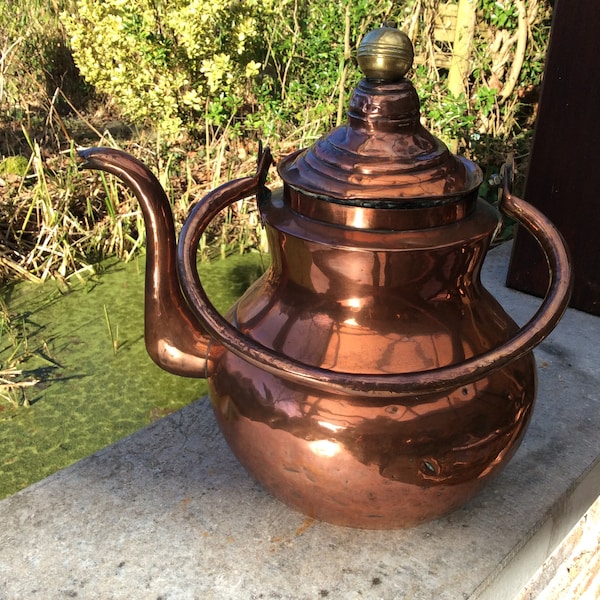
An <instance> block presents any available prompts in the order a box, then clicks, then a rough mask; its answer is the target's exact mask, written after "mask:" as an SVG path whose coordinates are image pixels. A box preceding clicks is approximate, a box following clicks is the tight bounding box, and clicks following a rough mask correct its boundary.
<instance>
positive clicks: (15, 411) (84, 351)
mask: <svg viewBox="0 0 600 600" xmlns="http://www.w3.org/2000/svg"><path fill="white" fill-rule="evenodd" d="M267 264H268V257H265V256H264V255H259V254H246V255H242V256H233V257H231V258H228V259H226V260H223V261H217V262H213V263H206V264H202V265H201V268H200V273H201V277H202V282H203V285H204V286H205V289H206V291H207V293H208V295H209V297H210V298H211V301H212V302H213V304H214V305H215V306H216V307H217V308H218V309H219V310H220V311H222V312H224V311H225V310H226V309H227V308H228V307H229V306H230V305H231V304H232V303H233V302H234V301H235V299H236V298H237V297H239V296H240V295H241V294H242V293H243V292H244V290H245V289H246V288H247V286H248V285H249V284H250V283H252V281H254V280H255V279H256V278H257V277H258V276H259V275H260V274H261V273H262V272H263V271H264V269H265V268H266V266H267ZM104 266H105V268H104V269H103V271H102V274H101V275H99V276H94V277H91V278H89V279H88V280H87V281H86V282H85V283H78V284H76V285H73V286H71V287H70V288H69V289H68V290H61V289H60V287H59V285H58V284H57V283H55V282H49V283H47V284H43V285H38V284H29V283H20V284H18V285H15V286H11V287H9V288H5V289H3V290H2V295H3V298H4V301H5V303H6V304H7V306H8V308H9V310H10V314H11V315H12V316H13V317H14V316H15V315H16V317H15V318H13V323H14V322H15V320H16V321H17V322H19V321H21V322H22V323H23V327H24V328H25V331H26V336H25V337H26V340H27V350H28V351H29V353H31V356H30V357H29V358H27V360H26V361H25V362H23V363H21V364H20V365H18V368H19V369H22V370H23V375H22V377H30V378H35V379H37V380H39V383H38V384H36V385H35V386H33V387H30V388H27V399H28V401H29V402H30V406H29V407H27V406H17V405H15V404H13V403H10V402H8V401H6V400H0V448H1V453H0V498H3V497H5V496H8V495H10V494H12V493H14V492H16V491H18V490H20V489H22V488H24V487H26V486H27V485H30V484H31V483H33V482H35V481H39V480H40V479H43V478H44V477H47V476H48V475H50V474H51V473H54V472H55V471H57V470H59V469H61V468H63V467H65V466H67V465H69V464H71V463H73V462H75V461H77V460H79V459H81V458H83V457H85V456H88V455H89V454H91V453H93V452H95V451H96V450H98V449H100V448H103V447H105V446H107V445H109V444H111V443H113V442H115V441H117V440H119V439H121V438H123V437H125V436H127V435H129V434H131V433H133V432H134V431H136V430H138V429H140V428H141V427H143V426H145V425H148V424H150V423H151V422H152V421H155V420H157V419H160V418H162V417H163V416H165V415H167V414H169V413H170V412H173V411H175V410H178V409H179V408H182V407H183V406H185V405H186V404H189V403H190V402H193V401H194V400H197V399H198V398H199V397H201V396H203V395H204V394H205V393H206V390H207V386H206V382H205V381H204V380H202V379H189V378H182V377H176V376H174V375H171V374H169V373H167V372H165V371H163V370H161V369H160V368H159V367H157V366H156V365H155V364H154V363H153V362H152V361H151V359H150V358H149V357H148V355H147V354H146V350H145V347H144V339H143V331H144V329H143V319H144V315H143V305H144V301H143V294H144V257H139V258H137V259H135V260H133V261H132V262H130V263H127V264H123V263H118V262H112V263H110V264H106V265H104ZM109 323H110V329H109ZM5 346H7V340H6V336H4V337H3V338H2V342H1V345H0V352H2V353H3V356H2V355H0V357H1V358H4V359H6V353H7V352H10V349H9V348H7V347H5ZM3 362H4V361H3Z"/></svg>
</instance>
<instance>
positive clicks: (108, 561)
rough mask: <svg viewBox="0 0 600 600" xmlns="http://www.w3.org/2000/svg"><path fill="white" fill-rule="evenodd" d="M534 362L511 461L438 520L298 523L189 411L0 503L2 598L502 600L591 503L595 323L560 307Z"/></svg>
mask: <svg viewBox="0 0 600 600" xmlns="http://www.w3.org/2000/svg"><path fill="white" fill-rule="evenodd" d="M509 251H510V248H509V246H507V245H505V246H502V247H500V248H498V249H496V250H494V251H493V252H491V253H490V255H489V256H488V259H487V260H486V267H485V281H486V285H487V286H488V287H489V289H490V290H491V291H492V292H493V293H494V294H495V295H496V296H497V297H498V298H499V299H500V300H501V301H502V302H503V304H504V305H505V306H506V307H507V309H508V311H509V312H510V313H511V314H512V315H513V317H514V318H515V319H516V320H517V321H518V322H521V323H523V322H524V321H526V320H527V319H528V318H529V317H530V316H531V315H532V314H533V312H534V311H535V308H536V306H537V305H539V299H537V298H533V297H530V296H526V295H523V294H520V293H518V292H515V291H513V290H509V289H506V288H505V287H504V274H505V271H506V266H507V262H508V254H509ZM536 359H537V363H538V367H539V393H538V402H537V405H536V410H535V413H534V417H533V422H532V424H531V426H530V428H529V431H528V433H527V435H526V437H525V440H524V442H523V444H522V446H521V448H520V449H519V450H518V452H517V453H516V455H515V457H514V458H513V460H512V462H511V463H510V464H509V466H508V467H507V468H506V469H505V470H504V472H503V473H502V474H501V475H500V476H499V477H498V478H497V479H495V480H494V481H493V482H492V483H491V484H490V485H489V486H488V487H487V488H485V489H484V490H483V491H482V493H480V494H479V495H478V496H477V497H476V498H475V499H474V500H472V501H471V502H470V503H469V504H468V505H467V506H465V507H464V508H462V509H460V510H458V511H456V512H455V513H453V514H451V515H449V516H448V517H445V518H443V519H439V520H437V521H435V522H432V523H428V524H425V525H422V526H419V527H416V528H414V529H410V530H401V531H362V530H353V529H345V528H339V527H334V526H331V525H327V524H324V523H319V522H314V521H311V520H310V519H307V518H305V517H304V516H303V515H301V514H298V513H296V512H294V511H292V510H291V509H289V508H287V507H286V506H284V505H283V504H281V503H280V502H278V501H277V500H275V499H273V498H272V497H271V496H270V495H269V494H268V493H267V492H265V491H264V490H263V489H262V488H261V487H260V486H259V485H258V484H256V483H255V482H254V481H253V480H252V479H251V478H250V477H249V476H248V475H247V474H246V472H245V471H244V470H243V468H242V467H241V466H240V465H239V464H238V463H237V461H236V460H235V458H234V457H233V456H232V454H231V453H230V451H229V449H228V448H227V446H226V444H225V443H224V441H223V440H222V438H221V436H220V434H219V432H218V430H217V427H216V425H215V421H214V418H213V416H212V413H211V410H210V405H209V402H208V401H207V400H206V399H202V400H199V401H198V402H196V403H194V404H192V405H190V406H188V407H186V408H185V409H183V410H181V411H179V412H178V413H175V414H173V415H170V416H169V417H167V418H165V419H163V420H161V421H159V422H157V423H155V424H153V425H152V426H150V427H148V428H146V429H143V430H141V431H139V432H137V433H136V434H134V435H132V436H130V437H129V438H127V439H125V440H122V441H121V442H119V443H117V444H115V445H113V446H111V447H109V448H106V449H104V450H102V451H100V452H98V453H96V454H94V455H93V456H90V457H88V458H86V459H84V460H82V461H80V462H79V463H77V464H75V465H73V466H71V467H69V468H67V469H65V470H63V471H60V472H59V473H56V474H54V475H53V476H51V477H49V478H47V479H45V480H44V481H41V482H39V483H37V484H35V485H33V486H31V487H29V488H27V489H26V490H23V491H22V492H20V493H18V494H15V495H14V496H11V497H9V498H7V499H5V500H3V501H2V502H0V598H1V599H3V600H5V599H6V600H13V599H21V598H43V599H44V600H46V599H54V598H70V597H78V598H86V599H87V598H90V599H96V598H98V599H107V600H108V599H113V598H114V599H121V598H123V599H124V598H127V599H137V598H151V599H156V600H158V598H163V599H188V598H189V599H191V598H203V599H205V598H206V599H209V598H217V599H220V598H231V599H254V598H264V599H269V598H293V599H310V598H336V599H337V598H343V599H353V598H382V599H411V600H412V599H415V600H419V599H423V600H425V599H427V600H429V599H436V600H445V599H448V600H456V599H458V600H462V599H465V598H493V599H494V600H502V599H503V598H507V599H508V598H513V597H514V596H515V594H516V593H517V592H518V591H519V589H521V588H522V587H523V585H524V584H525V583H526V582H527V580H528V579H529V578H530V577H531V576H532V575H533V574H534V572H535V570H536V569H537V568H538V567H539V566H540V565H541V564H542V563H543V562H544V560H545V559H546V558H547V557H548V556H549V555H550V554H551V552H552V551H553V549H554V548H555V547H556V545H557V544H558V543H560V541H561V540H562V539H563V538H564V537H565V535H566V534H567V533H568V531H569V529H570V528H571V527H572V526H573V525H575V524H576V522H577V521H578V520H579V518H580V517H581V515H582V514H583V513H584V512H585V511H586V510H587V508H588V507H589V506H590V505H591V504H592V502H593V501H594V500H595V499H596V498H597V497H598V495H599V494H600V463H599V461H598V456H599V455H600V435H599V434H598V432H599V431H600V410H599V408H600V369H599V365H600V360H599V359H600V318H598V317H594V316H591V315H588V314H585V313H581V312H578V311H575V310H572V309H570V310H569V311H567V314H566V316H565V317H564V319H563V320H562V322H561V324H560V325H559V327H558V328H557V329H556V330H555V332H554V333H553V334H552V335H551V336H550V337H549V338H548V339H547V340H546V341H545V342H543V344H542V345H541V346H540V348H539V349H538V351H537V352H536ZM65 418H68V415H65Z"/></svg>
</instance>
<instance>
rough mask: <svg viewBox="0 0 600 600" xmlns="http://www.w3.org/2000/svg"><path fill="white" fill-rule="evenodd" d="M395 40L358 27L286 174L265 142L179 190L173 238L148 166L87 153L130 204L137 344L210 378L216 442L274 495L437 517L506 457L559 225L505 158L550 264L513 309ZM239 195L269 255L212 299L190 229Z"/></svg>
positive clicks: (329, 507)
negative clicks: (189, 191)
mask: <svg viewBox="0 0 600 600" xmlns="http://www.w3.org/2000/svg"><path fill="white" fill-rule="evenodd" d="M388 29H389V28H388ZM406 39H407V38H406V36H402V35H400V36H398V35H396V34H394V33H393V32H390V31H388V30H385V31H382V32H378V33H377V34H376V35H372V36H371V37H369V38H368V41H369V44H367V45H366V49H365V47H363V49H362V50H361V52H362V63H363V64H366V65H367V66H366V70H365V74H366V75H367V77H366V78H365V79H364V80H363V81H362V82H361V83H360V84H359V85H358V87H357V89H356V90H355V93H354V96H353V99H352V101H351V105H350V110H349V117H348V122H347V124H346V125H344V126H342V127H340V128H337V129H335V130H333V131H332V132H331V133H329V134H328V135H326V136H324V137H323V138H322V139H321V140H319V141H318V142H317V143H316V144H315V146H313V147H312V148H309V149H305V150H300V151H298V152H296V153H293V154H292V155H290V156H288V157H287V158H284V159H283V160H281V161H280V162H279V165H278V169H279V172H280V175H281V176H282V178H283V180H284V187H283V189H282V190H277V191H275V192H271V191H270V190H269V189H268V188H267V187H266V186H265V181H266V177H267V172H268V170H269V167H270V165H271V161H272V159H271V156H270V153H269V151H268V150H266V151H265V152H264V153H260V156H259V165H258V169H257V173H256V175H255V176H254V177H248V178H244V179H239V180H235V181H232V182H229V183H227V184H225V185H223V186H221V187H220V188H218V189H217V190H215V191H213V192H211V193H210V194H208V195H207V196H206V197H205V198H204V199H203V200H202V201H201V202H200V203H198V204H197V205H196V206H195V207H194V208H193V210H192V212H191V214H190V216H189V218H188V220H187V221H186V223H185V225H184V228H183V230H182V232H181V235H180V239H179V244H178V249H177V256H175V240H174V233H173V231H174V228H173V222H172V217H171V215H170V210H169V208H168V201H167V200H166V197H165V196H164V192H162V190H161V189H160V186H158V182H157V181H156V180H155V178H153V176H152V174H151V173H150V172H149V171H148V169H146V168H145V167H144V166H143V165H141V163H139V162H138V161H135V159H132V158H130V157H127V156H126V155H124V154H123V153H118V152H116V151H113V150H108V149H95V150H90V151H85V152H84V157H85V158H86V160H87V164H88V166H90V167H92V168H98V169H103V170H107V171H110V172H112V173H114V174H116V175H117V176H119V177H121V179H123V180H124V181H125V182H126V183H127V184H128V185H130V187H132V189H133V190H134V192H135V193H136V194H137V196H138V198H139V199H140V202H141V203H142V206H143V207H144V215H145V219H146V225H147V228H148V239H149V245H148V256H149V260H148V272H147V289H146V344H147V347H148V351H149V353H150V354H151V355H152V356H153V358H154V359H155V361H156V362H157V363H158V364H159V365H160V366H162V367H163V368H165V369H167V370H169V371H172V372H174V373H177V374H183V375H192V376H197V377H208V379H209V382H210V397H211V402H212V404H213V407H214V411H215V415H216V417H217V420H218V422H219V426H220V427H221V430H222V431H223V434H224V436H225V438H226V439H227V441H228V443H229V445H230V447H231V448H232V450H233V451H234V453H235V454H236V456H237V457H238V458H239V460H240V462H241V463H242V464H244V465H245V466H246V468H247V469H248V470H249V472H250V473H252V474H253V475H254V476H255V477H256V478H257V479H258V480H259V481H260V482H261V483H262V484H263V485H264V486H265V487H266V488H267V489H268V490H270V491H271V492H272V493H273V494H274V495H275V496H277V497H278V498H280V499H282V500H283V501H284V502H287V503H288V504H289V505H290V506H293V507H295V508H296V509H298V510H300V511H302V512H304V513H306V514H307V515H310V516H311V517H315V518H318V519H322V520H325V521H329V522H331V523H335V524H339V525H345V526H352V527H365V528H376V529H377V528H380V529H381V528H398V527H408V526H412V525H415V524H418V523H421V522H423V521H425V520H428V519H432V518H436V517H439V516H441V515H443V514H445V513H447V512H449V511H451V510H454V509H455V508H457V507H459V506H462V505H463V504H464V503H465V502H467V501H468V500H469V499H470V498H472V496H473V495H474V494H475V493H476V492H477V491H478V490H479V489H480V488H481V486H482V485H484V484H485V482H486V481H488V480H489V478H490V477H492V476H494V475H495V474H496V473H498V472H499V470H500V469H502V468H503V467H504V465H505V464H506V463H507V461H508V460H509V459H510V457H511V456H512V455H513V453H514V452H515V450H516V449H517V447H518V445H519V443H520V441H521V440H522V438H523V435H524V433H525V430H526V428H527V425H528V423H529V420H530V418H531V415H532V410H533V405H534V400H535V392H536V371H535V364H534V360H533V355H532V353H531V351H532V349H533V348H534V346H535V345H536V344H538V343H539V342H540V341H541V340H542V339H543V338H544V337H545V336H546V335H547V334H548V333H549V332H550V331H551V330H552V328H553V327H554V326H555V325H556V323H557V322H558V320H559V319H560V317H561V315H562V313H563V312H564V310H565V309H566V306H567V302H568V298H569V293H570V286H571V275H570V266H569V260H568V254H567V251H566V248H565V246H564V242H563V241H562V238H561V237H560V234H559V233H558V232H557V231H556V229H555V228H554V227H553V226H552V224H551V223H550V222H549V221H548V220H547V219H546V218H545V217H544V216H543V215H542V214H541V213H539V211H537V210H536V209H534V208H533V207H531V206H530V205H529V204H527V203H526V202H524V201H523V200H521V199H519V198H517V197H515V196H514V195H513V194H512V193H511V191H510V184H511V172H510V166H509V167H507V169H506V172H505V177H504V194H503V199H502V203H501V209H502V210H503V212H505V213H506V214H509V215H511V216H512V217H514V218H516V219H517V220H518V221H519V222H520V223H522V224H523V225H524V226H525V227H526V228H528V229H529V230H530V231H531V232H532V233H533V234H534V236H535V237H536V239H537V240H538V242H539V243H540V245H541V246H542V248H543V250H544V252H545V254H546V257H547V260H548V265H549V272H550V278H551V282H550V286H549V289H548V293H547V295H546V298H545V299H544V301H543V303H542V305H541V307H540V309H539V310H538V312H537V313H536V314H535V315H534V316H533V317H532V319H531V320H530V321H529V322H528V323H526V324H525V325H524V326H523V327H522V328H519V327H518V326H517V325H516V324H515V323H514V321H513V320H512V319H511V318H510V317H509V316H508V315H507V314H506V312H505V311H504V310H503V308H502V307H501V306H500V305H499V304H498V302H497V301H496V300H495V299H494V298H493V297H492V296H491V295H490V293H489V292H488V291H487V290H486V289H485V288H484V287H483V286H482V284H481V281H480V271H481V267H482V263H483V260H484V258H485V254H486V252H487V250H488V248H489V245H490V241H491V239H492V236H493V234H494V231H495V229H496V227H497V224H498V218H499V215H498V214H497V212H496V211H495V209H493V208H492V207H491V206H490V205H488V204H487V203H485V202H483V201H481V200H478V199H477V191H478V187H479V185H480V183H481V172H480V170H479V169H478V168H477V167H476V165H474V164H473V163H471V162H470V161H468V160H466V159H464V158H461V157H455V156H453V155H452V154H451V153H450V152H449V151H448V149H447V148H446V147H445V146H444V145H443V144H442V143H441V142H440V141H439V140H437V139H436V138H435V137H433V136H432V135H431V134H430V133H428V132H427V131H426V130H425V129H424V128H423V127H422V126H421V124H420V120H419V101H418V97H417V96H416V92H414V88H413V87H412V84H411V83H410V82H409V81H408V80H406V79H405V78H404V75H405V72H406V60H407V58H406V57H408V56H410V53H411V52H412V49H408V48H406V47H399V48H396V49H394V48H392V47H391V46H390V40H400V42H401V44H404V43H406ZM377 40H384V42H385V43H384V45H383V46H378V42H377ZM379 51H381V56H380V57H378V55H377V52H379ZM373 53H374V54H373ZM380 58H381V60H380ZM386 61H387V62H386ZM382 74H383V75H382ZM382 77H383V79H382ZM157 186H158V187H157ZM251 195H256V197H257V201H258V205H259V209H260V212H261V215H262V219H263V222H264V224H265V226H266V229H267V234H268V238H269V247H270V254H271V265H270V267H269V269H268V270H267V272H266V273H265V274H264V275H263V276H262V277H261V278H260V279H259V280H258V281H257V282H256V283H255V284H254V285H253V286H251V288H250V289H249V290H248V291H247V292H246V293H245V294H244V295H243V297H242V298H241V299H240V300H239V301H238V302H237V303H236V304H235V305H234V306H233V307H232V308H231V309H230V311H229V312H228V313H227V315H226V318H224V317H222V316H221V315H219V313H218V312H217V311H216V310H215V309H214V307H212V305H211V304H210V302H209V301H208V298H207V296H206V293H205V291H204V289H203V287H202V284H201V281H200V279H199V276H198V273H197V270H196V258H197V250H198V244H199V241H200V237H201V235H202V233H203V231H204V230H205V229H206V227H207V226H208V225H209V223H210V222H211V220H212V219H213V218H214V217H215V216H216V215H217V214H218V213H219V212H220V211H221V210H223V209H224V208H225V207H226V206H228V205H230V204H232V203H233V202H235V201H237V200H239V199H241V198H244V197H248V196H251Z"/></svg>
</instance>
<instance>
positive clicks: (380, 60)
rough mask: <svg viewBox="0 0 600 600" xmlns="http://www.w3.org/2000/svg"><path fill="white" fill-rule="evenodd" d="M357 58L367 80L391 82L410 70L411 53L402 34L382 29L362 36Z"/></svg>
mask: <svg viewBox="0 0 600 600" xmlns="http://www.w3.org/2000/svg"><path fill="white" fill-rule="evenodd" d="M357 58H358V65H359V67H360V69H361V71H362V72H363V73H364V75H365V77H366V78H367V79H379V80H383V81H388V82H392V81H397V80H399V79H402V78H403V77H404V76H405V75H406V73H408V71H409V70H410V68H411V67H412V63H413V58H414V50H413V45H412V42H411V41H410V38H409V37H408V36H407V35H406V34H405V33H404V32H402V31H400V30H399V29H396V27H392V26H390V25H383V26H382V27H379V28H378V29H374V30H373V31H370V32H369V33H367V35H365V37H364V38H363V39H362V42H361V43H360V45H359V47H358V54H357Z"/></svg>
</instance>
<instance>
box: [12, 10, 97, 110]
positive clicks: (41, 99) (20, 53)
mask: <svg viewBox="0 0 600 600" xmlns="http://www.w3.org/2000/svg"><path fill="white" fill-rule="evenodd" d="M69 3H70V0H54V1H53V2H52V3H49V2H47V0H28V1H26V2H14V0H0V23H2V27H0V108H2V109H3V110H5V111H6V112H7V113H8V112H10V111H13V110H14V109H20V110H22V109H24V110H28V109H29V108H31V107H34V108H39V107H43V108H47V107H48V105H49V104H50V103H52V104H53V105H54V107H55V108H59V109H61V108H62V106H61V104H60V100H61V98H58V99H57V98H54V95H55V91H56V89H57V88H61V89H62V90H63V91H64V92H66V94H67V95H68V96H69V97H70V98H71V101H74V102H75V103H77V104H79V103H80V101H81V102H83V101H84V100H85V97H86V95H87V93H88V90H86V89H85V86H84V85H83V83H82V81H81V79H80V78H79V74H78V72H77V69H76V67H75V64H74V62H73V58H72V56H71V53H70V50H69V49H68V47H67V44H66V38H65V33H64V31H63V29H62V26H61V24H60V22H59V17H58V13H59V11H60V10H63V9H64V10H66V9H68V6H69Z"/></svg>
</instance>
